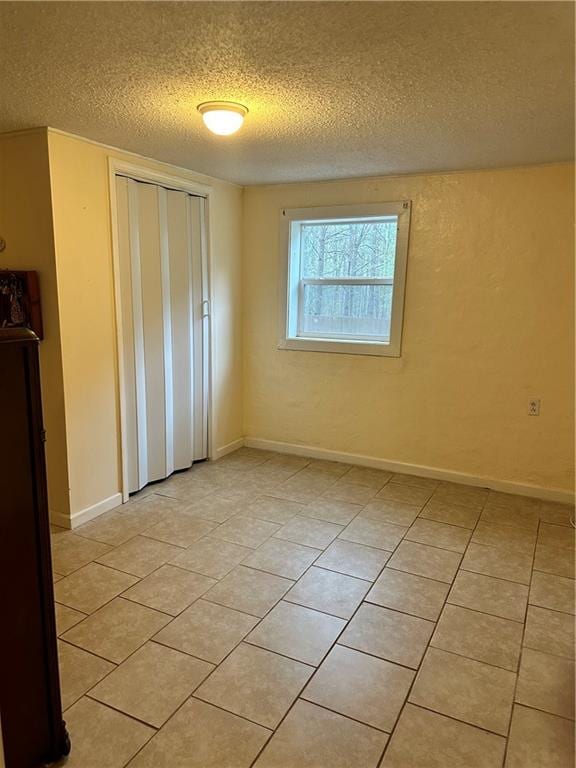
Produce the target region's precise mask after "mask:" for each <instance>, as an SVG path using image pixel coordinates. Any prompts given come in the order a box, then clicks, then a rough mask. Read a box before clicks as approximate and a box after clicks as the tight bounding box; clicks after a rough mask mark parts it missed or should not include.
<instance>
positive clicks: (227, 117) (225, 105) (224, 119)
mask: <svg viewBox="0 0 576 768" xmlns="http://www.w3.org/2000/svg"><path fill="white" fill-rule="evenodd" d="M198 112H200V114H201V115H202V119H203V120H204V125H205V126H206V127H207V128H208V130H210V131H212V133H216V134H218V136H230V134H232V133H236V131H237V130H238V129H239V128H240V126H241V125H242V123H243V122H244V117H245V116H246V115H247V114H248V109H247V107H245V106H244V105H243V104H236V103H235V102H234V101H205V102H204V103H203V104H198Z"/></svg>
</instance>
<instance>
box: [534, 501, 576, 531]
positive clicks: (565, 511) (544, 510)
mask: <svg viewBox="0 0 576 768" xmlns="http://www.w3.org/2000/svg"><path fill="white" fill-rule="evenodd" d="M538 514H539V517H540V520H541V521H542V522H543V523H553V524H554V525H571V522H570V520H571V519H572V520H573V519H574V505H573V504H557V503H555V502H553V501H542V502H541V503H540V508H539V512H538Z"/></svg>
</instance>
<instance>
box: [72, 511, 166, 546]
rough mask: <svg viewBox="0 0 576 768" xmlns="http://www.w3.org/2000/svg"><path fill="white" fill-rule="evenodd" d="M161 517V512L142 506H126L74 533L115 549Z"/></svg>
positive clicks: (85, 525)
mask: <svg viewBox="0 0 576 768" xmlns="http://www.w3.org/2000/svg"><path fill="white" fill-rule="evenodd" d="M162 516H163V512H162V511H161V510H158V509H152V508H151V509H150V510H147V509H146V508H145V507H144V505H142V504H138V505H134V506H132V505H130V504H126V505H124V506H122V507H120V508H119V509H118V510H114V511H112V512H108V513H107V514H105V515H101V516H100V517H97V518H96V519H95V520H92V521H91V522H89V523H85V524H84V525H81V526H80V527H79V528H78V529H77V530H76V533H77V534H78V535H79V536H84V537H85V538H87V539H94V541H100V542H103V543H104V544H111V545H112V546H114V547H117V546H119V545H120V544H124V543H125V542H126V541H128V540H129V539H132V538H133V537H134V536H137V535H138V534H139V533H142V532H143V531H145V530H146V529H147V528H150V527H151V526H153V525H155V524H156V523H157V522H158V520H160V519H161V517H162Z"/></svg>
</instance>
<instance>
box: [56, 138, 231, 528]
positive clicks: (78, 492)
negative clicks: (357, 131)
mask: <svg viewBox="0 0 576 768" xmlns="http://www.w3.org/2000/svg"><path fill="white" fill-rule="evenodd" d="M49 152H50V174H51V185H52V203H53V215H54V232H55V245H56V263H57V273H58V292H59V299H60V319H61V329H62V350H63V361H64V392H65V401H66V415H67V425H68V457H69V471H70V497H71V512H72V515H74V514H75V513H79V512H82V511H85V510H89V509H90V508H91V507H93V506H94V505H99V504H101V503H103V502H105V501H106V500H107V499H113V497H114V496H115V495H116V494H117V493H118V492H119V491H120V489H121V469H120V435H119V394H118V376H117V356H116V331H115V317H114V282H113V266H112V248H111V239H112V233H111V219H110V200H109V182H108V158H109V157H111V156H112V157H114V158H117V159H121V160H125V161H128V162H131V163H133V164H135V165H139V166H143V167H146V168H150V169H152V170H157V171H164V172H169V173H170V174H171V175H180V176H181V177H182V178H183V179H188V180H195V181H201V182H204V183H209V184H211V185H213V189H214V192H213V195H212V197H211V211H210V213H211V217H212V221H213V222H214V226H213V228H212V229H213V238H212V285H213V295H214V304H213V335H214V350H215V351H214V356H213V371H212V374H213V394H214V403H213V410H214V414H215V421H214V434H213V444H214V447H215V449H219V448H221V447H223V446H225V445H226V444H228V443H230V442H232V441H234V440H237V439H239V438H241V436H242V369H241V314H240V301H241V259H240V249H241V206H242V190H241V189H240V188H238V187H236V186H233V185H231V184H225V183H222V182H217V181H215V180H209V179H207V178H206V177H201V176H198V175H197V174H194V173H192V172H188V171H184V170H181V169H175V168H172V167H170V166H165V165H162V164H160V163H155V162H152V161H150V160H145V159H143V158H138V157H135V156H134V155H127V154H123V153H122V152H121V151H119V150H112V149H109V148H106V147H103V146H101V145H97V144H93V143H90V142H88V141H84V140H82V139H79V138H75V137H71V136H68V135H63V134H60V133H58V132H55V131H49Z"/></svg>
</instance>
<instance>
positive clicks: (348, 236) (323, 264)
mask: <svg viewBox="0 0 576 768" xmlns="http://www.w3.org/2000/svg"><path fill="white" fill-rule="evenodd" d="M397 223H398V219H397V217H396V216H393V217H390V218H388V219H386V220H379V221H364V222H349V221H348V222H346V221H338V220H334V221H330V222H328V223H327V224H326V223H324V224H321V223H318V224H315V223H304V224H302V225H301V232H300V235H301V241H300V248H301V250H300V254H301V277H309V278H321V277H373V278H385V277H387V278H393V277H394V254H395V252H396V229H397Z"/></svg>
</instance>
